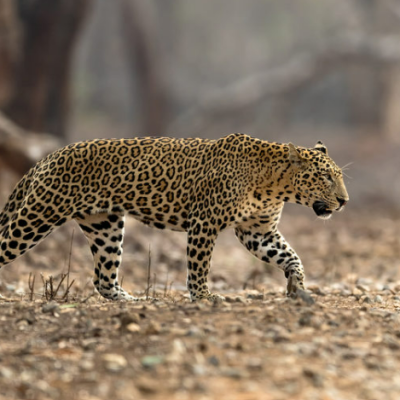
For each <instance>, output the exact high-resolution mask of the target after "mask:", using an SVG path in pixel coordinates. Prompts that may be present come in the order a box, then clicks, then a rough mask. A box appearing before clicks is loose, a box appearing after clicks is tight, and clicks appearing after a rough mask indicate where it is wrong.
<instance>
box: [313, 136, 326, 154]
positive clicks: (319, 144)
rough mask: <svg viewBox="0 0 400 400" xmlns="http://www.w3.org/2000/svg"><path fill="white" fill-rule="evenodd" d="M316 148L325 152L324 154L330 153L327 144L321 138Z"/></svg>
mask: <svg viewBox="0 0 400 400" xmlns="http://www.w3.org/2000/svg"><path fill="white" fill-rule="evenodd" d="M314 148H315V149H317V150H319V151H320V152H321V153H324V154H326V155H328V149H327V148H326V146H325V145H324V144H323V143H322V142H321V141H320V140H318V142H317V144H316V145H315V146H314Z"/></svg>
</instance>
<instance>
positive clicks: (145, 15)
mask: <svg viewBox="0 0 400 400" xmlns="http://www.w3.org/2000/svg"><path fill="white" fill-rule="evenodd" d="M155 14H156V10H155V9H154V7H153V4H152V3H151V2H146V1H142V0H121V19H122V30H123V31H122V36H123V41H124V45H125V50H126V53H127V56H128V58H127V60H128V65H129V69H130V70H131V74H130V75H131V76H132V78H134V82H131V86H133V87H134V86H135V83H136V84H137V88H138V89H139V94H138V97H139V99H140V103H141V105H142V110H141V111H142V112H141V114H142V129H143V131H144V132H146V134H149V135H161V134H165V131H166V119H167V115H168V110H167V109H168V101H167V98H168V95H167V90H166V86H165V83H164V79H163V77H164V76H165V73H164V72H163V70H162V67H163V62H162V52H161V49H160V47H159V34H160V32H159V29H158V23H157V20H156V18H155Z"/></svg>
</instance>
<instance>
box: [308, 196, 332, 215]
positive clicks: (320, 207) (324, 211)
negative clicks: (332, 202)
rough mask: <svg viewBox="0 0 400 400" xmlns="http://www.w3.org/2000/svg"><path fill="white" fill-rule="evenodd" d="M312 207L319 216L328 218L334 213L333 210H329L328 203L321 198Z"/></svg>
mask: <svg viewBox="0 0 400 400" xmlns="http://www.w3.org/2000/svg"><path fill="white" fill-rule="evenodd" d="M312 208H313V210H314V212H315V214H317V216H318V218H322V219H328V218H330V217H331V215H332V210H328V206H327V204H326V203H325V202H323V201H321V200H317V201H315V202H314V204H313V206H312Z"/></svg>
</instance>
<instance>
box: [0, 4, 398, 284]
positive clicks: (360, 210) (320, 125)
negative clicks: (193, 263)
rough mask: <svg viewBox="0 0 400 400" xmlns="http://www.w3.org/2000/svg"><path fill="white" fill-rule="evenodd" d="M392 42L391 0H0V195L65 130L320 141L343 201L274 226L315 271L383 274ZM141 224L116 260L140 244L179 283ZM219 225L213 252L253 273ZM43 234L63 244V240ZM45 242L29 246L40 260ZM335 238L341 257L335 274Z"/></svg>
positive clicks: (387, 238) (390, 223) (394, 96)
mask: <svg viewBox="0 0 400 400" xmlns="http://www.w3.org/2000/svg"><path fill="white" fill-rule="evenodd" d="M399 43H400V4H399V2H398V1H397V0H323V1H315V0H296V1H293V0H280V1H276V0H247V1H242V0H203V1H201V2H200V1H195V0H146V1H143V0H115V1H108V0H80V1H71V0H19V1H12V0H0V190H1V196H0V202H1V204H4V201H5V200H6V197H7V196H8V194H9V192H10V190H11V188H12V186H13V185H14V184H15V182H16V181H17V180H18V179H19V178H20V176H22V174H23V173H25V172H26V171H27V170H28V169H29V167H30V166H31V165H32V164H33V163H34V162H36V161H37V159H39V158H40V157H42V156H43V155H45V154H46V153H48V152H49V151H52V150H54V149H55V148H57V147H59V146H61V145H64V144H67V143H70V142H74V141H80V140H85V139H90V138H99V137H132V136H145V135H156V136H161V135H169V136H175V137H206V138H219V137H222V136H224V135H227V134H229V133H232V132H243V133H246V134H249V135H251V136H255V137H258V138H260V139H265V140H269V141H279V142H289V141H292V142H293V143H295V144H296V145H300V146H305V147H311V146H314V144H315V143H316V142H317V140H322V141H323V142H324V143H325V144H326V145H327V146H328V149H329V154H330V155H331V156H332V158H333V159H334V160H335V161H336V162H337V164H338V165H339V166H344V165H347V167H346V171H345V172H346V179H345V181H346V184H347V187H348V191H349V194H350V199H351V201H350V203H349V205H348V206H347V209H346V211H345V213H343V214H340V215H335V216H334V222H332V223H327V224H323V223H322V222H320V221H316V220H315V216H314V214H313V212H312V211H311V210H307V209H303V208H301V207H298V206H291V205H288V206H287V207H286V208H287V209H288V212H287V214H288V216H289V217H288V219H286V217H284V218H283V222H282V230H283V232H284V233H285V234H286V233H287V236H288V239H289V242H291V243H292V244H293V246H294V247H295V248H296V246H297V249H298V251H299V254H300V256H301V257H302V258H303V260H304V259H306V260H305V261H307V262H308V263H309V264H313V265H312V267H313V268H314V267H315V268H314V269H311V271H310V275H311V278H314V279H315V280H318V279H320V278H321V276H325V277H326V276H328V278H329V280H330V281H334V280H335V279H340V278H341V277H343V276H344V274H347V273H349V272H350V271H361V270H362V271H364V272H363V273H364V274H366V275H368V274H370V275H371V274H372V276H376V277H377V276H381V275H382V269H383V270H385V271H387V273H388V274H389V275H388V276H389V278H390V279H394V278H393V276H395V275H396V274H397V273H398V272H397V271H398V266H399V264H398V260H399V259H400V238H399V237H400V235H399V227H398V225H399V223H398V221H399V211H400V201H399V198H400V182H399V173H400V162H399V151H400V112H399V106H400V46H399ZM132 224H135V222H132ZM363 224H364V225H363ZM296 227H297V228H296ZM305 227H307V228H305ZM377 227H378V228H377ZM146 229H147V228H141V227H139V226H136V225H135V229H134V231H135V232H134V233H135V237H134V238H132V240H129V243H131V244H127V246H126V249H127V253H128V255H127V256H126V257H127V259H128V260H130V261H129V262H139V263H140V262H141V263H142V264H144V265H146V259H147V256H148V254H147V253H148V246H149V243H150V244H152V243H153V249H154V248H155V250H153V261H154V260H155V263H156V264H157V263H158V264H157V265H165V268H164V270H163V274H164V276H165V274H166V273H167V272H166V271H167V269H168V268H169V266H170V265H175V264H176V270H177V271H180V272H179V274H180V275H179V277H178V278H177V280H179V281H180V282H181V284H182V286H183V285H184V281H185V278H184V275H185V237H184V235H183V236H182V235H180V236H175V234H171V235H169V236H168V238H167V239H165V237H164V239H163V240H162V239H160V241H159V242H157V240H158V239H157V238H158V236H157V235H158V233H154V231H151V232H148V231H147V230H146ZM307 229H309V230H308V231H307ZM305 230H306V231H307V232H308V233H307V232H306V233H304V232H305ZM321 231H324V232H325V233H324V234H323V235H322V236H319V237H318V238H315V235H316V234H317V235H318V232H321ZM61 232H69V234H70V231H68V230H66V231H61ZM138 232H140V235H138ZM128 234H129V232H128ZM229 234H230V236H229V238H228V237H226V239H224V237H225V236H224V237H223V238H222V239H221V243H222V244H221V246H222V247H221V248H220V249H221V250H217V253H218V251H220V258H218V257H217V256H216V257H215V263H216V264H218V263H219V264H221V267H223V266H226V265H227V264H229V265H230V263H231V264H232V271H234V270H235V268H236V267H237V260H243V261H240V262H243V263H248V264H251V265H252V266H254V268H255V269H254V271H256V272H257V271H259V270H260V269H261V264H256V261H254V260H253V259H252V258H251V256H249V255H248V254H247V253H246V251H245V250H237V251H242V252H243V253H240V255H235V258H234V260H233V261H232V262H227V261H226V259H225V255H226V248H227V247H229V249H231V247H232V248H233V245H234V246H235V247H234V248H235V249H236V248H237V249H241V247H240V245H239V244H238V243H236V242H233V240H234V239H233V235H232V232H230V233H229ZM59 235H62V233H60V234H59ZM176 235H179V234H176ZM307 235H308V236H307ZM160 237H162V236H160ZM55 238H56V239H54V240H56V242H55V243H56V244H54V248H55V249H57V248H58V247H57V246H58V245H60V244H61V243H62V245H64V246H66V247H67V248H66V250H65V253H66V254H68V248H69V247H68V246H67V245H65V237H64V236H61V239H59V242H57V236H55ZM314 239H315V240H314ZM75 240H76V241H77V243H78V244H80V243H81V242H82V244H83V243H84V240H83V238H82V237H80V236H78V237H77V238H76V239H75ZM224 240H225V241H224ZM67 241H68V239H67ZM152 241H153V242H152ZM154 241H155V242H154ZM57 243H58V244H57ZM155 243H156V244H155ZM163 245H164V246H166V250H165V252H163V251H161V252H160V254H158V253H157V252H158V250H157V249H160V248H161V247H162V246H163ZM43 246H44V247H43ZM48 246H51V244H48V245H47V247H46V245H41V246H40V249H42V253H43V259H41V260H42V261H40V260H39V261H37V263H39V265H42V267H43V268H47V267H48V268H50V266H49V260H48V259H49V254H50V253H49V251H48V250H49V247H48ZM224 246H225V247H224ZM335 246H336V247H335ZM376 246H378V247H379V246H381V247H379V249H377V248H376ZM382 246H383V247H382ZM344 248H345V250H344ZM354 248H357V250H354ZM321 249H322V250H321ZM334 249H336V251H337V252H339V253H340V254H341V255H343V254H345V255H346V257H350V261H348V262H346V263H343V264H342V265H343V272H340V271H339V269H337V267H336V266H335V265H337V264H338V261H337V260H336V259H335V258H334V256H332V252H334V251H335V250H334ZM360 249H361V250H360ZM82 251H86V250H82ZM130 251H131V252H132V256H129V254H130ZM235 251H236V250H235ZM318 251H322V253H323V254H322V253H321V254H322V255H321V257H322V259H318V257H317V258H315V254H316V252H318ZM35 252H36V253H34V254H35V256H37V257H39V255H40V250H37V251H36V250H35ZM346 252H347V253H346ZM79 254H80V253H79ZM84 254H85V256H84V257H87V259H88V260H87V261H85V263H86V262H88V263H90V254H89V253H88V252H87V253H84ZM133 254H135V255H133ZM138 254H142V256H140V255H139V256H138ZM35 256H29V255H27V256H26V257H24V260H25V261H27V260H28V261H29V257H33V258H31V259H30V262H31V263H35V261H34V257H35ZM58 257H59V253H57V252H55V255H54V262H55V263H56V261H57V259H58ZM129 257H131V259H130V258H129ZM141 257H142V258H141ZM324 257H325V258H324ZM382 257H383V258H382ZM385 257H386V258H385ZM387 257H390V260H389V261H388V259H387ZM77 258H79V257H78V255H77ZM39 259H40V257H39ZM372 259H373V260H375V261H373V262H372V261H371V260H372ZM138 260H139V261H138ZM327 260H328V261H327ZM366 260H367V261H366ZM234 261H235V262H234ZM18 262H20V261H17V262H16V263H15V264H17V263H18ZM77 263H78V261H77ZM174 263H175V264H174ZM305 263H306V262H305ZM327 263H328V264H329V265H330V266H331V267H329V268H330V269H329V268H328V270H329V271H330V272H329V274H328V272H326V271H327V269H326V268H325V267H326V265H327ZM314 264H315V265H314ZM21 265H22V264H21ZM366 265H367V266H366ZM21 268H22V267H21ZM252 268H253V267H252ZM310 268H311V267H310ZM335 268H336V269H335ZM368 268H369V269H368ZM87 270H88V269H87ZM250 270H251V271H253V269H250ZM366 271H370V272H366ZM232 273H233V275H235V273H234V272H232ZM246 274H247V273H246ZM324 274H325V275H324ZM326 274H328V275H326ZM3 276H5V275H4V274H3ZM88 276H90V275H89V272H88ZM277 276H279V279H281V278H280V276H281V275H280V272H279V271H278V275H277ZM328 278H327V279H328ZM163 279H164V278H163ZM221 279H222V278H221ZM238 279H239V278H238ZM240 279H241V280H242V281H246V279H248V276H247V275H243V276H240ZM277 279H278V278H277ZM10 280H12V278H11V277H10ZM280 282H281V283H282V282H283V280H282V281H280Z"/></svg>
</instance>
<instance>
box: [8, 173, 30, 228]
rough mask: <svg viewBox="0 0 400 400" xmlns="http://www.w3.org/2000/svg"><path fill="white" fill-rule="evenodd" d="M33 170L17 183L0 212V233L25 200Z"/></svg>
mask: <svg viewBox="0 0 400 400" xmlns="http://www.w3.org/2000/svg"><path fill="white" fill-rule="evenodd" d="M33 174H34V168H32V169H30V170H29V172H28V173H26V174H25V175H24V176H23V177H22V179H21V180H20V181H19V182H18V183H17V185H16V186H15V188H14V190H13V191H12V193H11V195H10V197H9V198H8V200H7V203H6V204H5V206H4V208H3V210H2V211H1V212H0V233H1V232H2V231H3V230H4V229H5V227H6V226H8V224H9V222H10V221H11V219H12V217H13V215H14V214H15V212H16V211H18V210H19V209H20V207H21V205H22V203H23V201H24V199H25V196H26V193H27V192H28V189H29V186H30V185H31V183H32V180H33Z"/></svg>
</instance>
